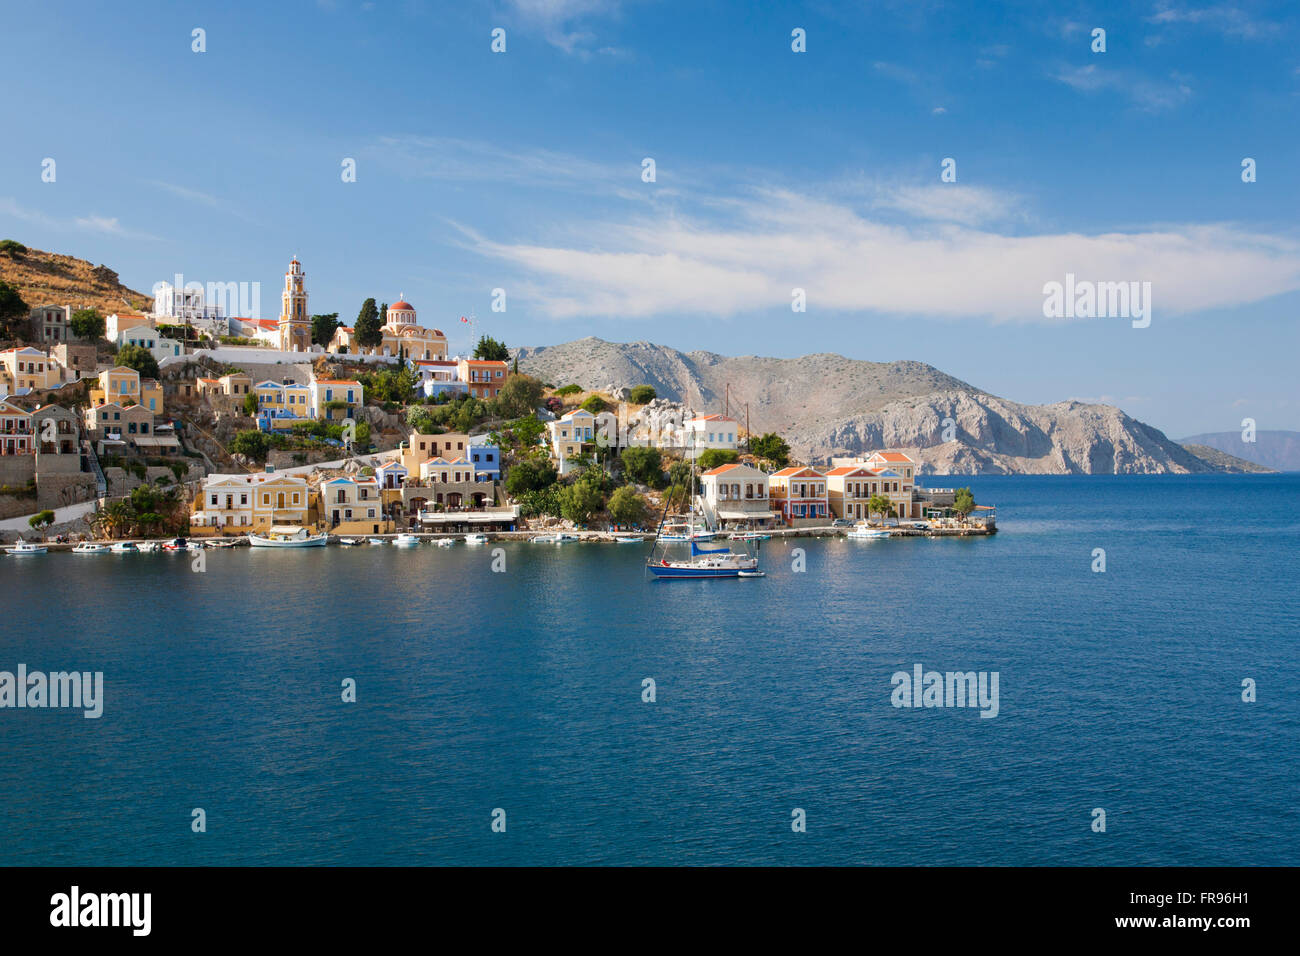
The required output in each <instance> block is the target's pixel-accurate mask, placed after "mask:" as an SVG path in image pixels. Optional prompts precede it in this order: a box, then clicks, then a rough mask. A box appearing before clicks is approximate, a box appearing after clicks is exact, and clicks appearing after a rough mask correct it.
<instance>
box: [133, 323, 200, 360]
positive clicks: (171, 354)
mask: <svg viewBox="0 0 1300 956" xmlns="http://www.w3.org/2000/svg"><path fill="white" fill-rule="evenodd" d="M117 344H118V346H119V347H120V346H123V345H138V346H140V347H141V348H146V349H148V350H149V353H150V354H151V355H152V356H153V357H154V358H155V359H157V360H158V361H159V362H161V361H162V360H163V359H165V358H175V357H178V356H181V355H184V354H185V346H183V345H182V344H181V343H180V342H177V341H176V340H175V339H169V338H167V336H165V335H163V334H162V333H161V332H159V331H158V330H157V329H155V328H154V327H153V326H151V325H134V326H131V327H130V328H128V329H125V330H123V331H121V332H119V333H118V336H117Z"/></svg>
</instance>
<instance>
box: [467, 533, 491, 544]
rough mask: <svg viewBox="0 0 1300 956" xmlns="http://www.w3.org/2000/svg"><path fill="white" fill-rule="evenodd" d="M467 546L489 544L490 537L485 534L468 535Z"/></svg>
mask: <svg viewBox="0 0 1300 956" xmlns="http://www.w3.org/2000/svg"><path fill="white" fill-rule="evenodd" d="M465 543H466V544H487V543H488V536H487V535H485V534H467V535H465Z"/></svg>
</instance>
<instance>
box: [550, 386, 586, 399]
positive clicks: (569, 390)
mask: <svg viewBox="0 0 1300 956" xmlns="http://www.w3.org/2000/svg"><path fill="white" fill-rule="evenodd" d="M581 391H582V386H581V385H562V386H560V387H559V388H557V389H556V390H555V394H556V395H559V396H560V397H561V398H563V397H564V396H565V395H577V394H578V393H579V392H581Z"/></svg>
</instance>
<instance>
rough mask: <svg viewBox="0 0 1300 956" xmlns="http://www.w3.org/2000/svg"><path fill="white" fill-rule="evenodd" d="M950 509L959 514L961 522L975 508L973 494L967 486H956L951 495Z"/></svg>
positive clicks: (964, 521)
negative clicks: (955, 490) (954, 492)
mask: <svg viewBox="0 0 1300 956" xmlns="http://www.w3.org/2000/svg"><path fill="white" fill-rule="evenodd" d="M952 510H953V511H955V512H957V514H958V515H960V516H961V520H962V523H963V524H965V523H966V519H967V518H968V517H970V513H971V512H972V511H974V510H975V496H974V495H973V494H971V490H970V489H969V488H958V489H957V493H956V494H955V495H954V496H953V501H952Z"/></svg>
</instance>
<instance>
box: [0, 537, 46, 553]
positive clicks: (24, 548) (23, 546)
mask: <svg viewBox="0 0 1300 956" xmlns="http://www.w3.org/2000/svg"><path fill="white" fill-rule="evenodd" d="M5 551H6V552H8V553H9V554H12V555H20V554H44V553H45V545H43V544H34V543H33V542H31V541H24V540H23V539H22V538H19V539H18V543H17V544H14V545H11V546H10V547H8V548H5Z"/></svg>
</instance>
